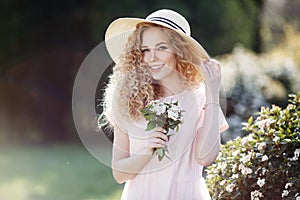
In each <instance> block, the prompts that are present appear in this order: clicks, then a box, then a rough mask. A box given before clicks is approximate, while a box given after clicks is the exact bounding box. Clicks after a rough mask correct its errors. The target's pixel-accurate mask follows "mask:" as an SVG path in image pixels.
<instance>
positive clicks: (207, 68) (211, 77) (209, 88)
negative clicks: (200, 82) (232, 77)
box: [202, 59, 222, 103]
mask: <svg viewBox="0 0 300 200" xmlns="http://www.w3.org/2000/svg"><path fill="white" fill-rule="evenodd" d="M202 71H203V74H204V82H205V86H206V87H205V93H206V102H208V103H210V102H215V103H217V102H219V92H220V87H221V78H222V74H221V64H220V63H219V62H218V61H217V60H215V59H210V60H208V61H203V62H202Z"/></svg>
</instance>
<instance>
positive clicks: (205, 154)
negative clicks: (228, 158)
mask: <svg viewBox="0 0 300 200" xmlns="http://www.w3.org/2000/svg"><path fill="white" fill-rule="evenodd" d="M202 67H203V70H202V71H203V73H204V76H205V94H206V103H205V104H206V106H205V115H204V121H203V126H202V127H201V128H200V129H198V130H197V135H196V145H195V154H196V155H195V156H196V159H197V161H198V163H199V164H201V165H203V166H208V165H210V164H211V163H212V162H213V161H214V160H215V159H216V157H217V156H218V154H219V150H220V132H219V112H220V108H219V105H218V104H219V91H220V83H221V69H220V64H219V63H218V62H217V61H215V60H210V61H208V62H205V63H203V64H202Z"/></svg>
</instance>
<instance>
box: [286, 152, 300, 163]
mask: <svg viewBox="0 0 300 200" xmlns="http://www.w3.org/2000/svg"><path fill="white" fill-rule="evenodd" d="M299 155H300V149H296V150H295V152H294V157H292V158H288V160H290V161H297V160H298V159H299Z"/></svg>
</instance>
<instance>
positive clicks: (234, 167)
mask: <svg viewBox="0 0 300 200" xmlns="http://www.w3.org/2000/svg"><path fill="white" fill-rule="evenodd" d="M236 168H237V164H236V163H234V165H232V170H231V171H232V173H235V172H236Z"/></svg>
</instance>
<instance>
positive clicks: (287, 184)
mask: <svg viewBox="0 0 300 200" xmlns="http://www.w3.org/2000/svg"><path fill="white" fill-rule="evenodd" d="M292 185H293V183H286V184H285V186H284V188H285V189H288V188H289V187H291V186H292Z"/></svg>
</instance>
